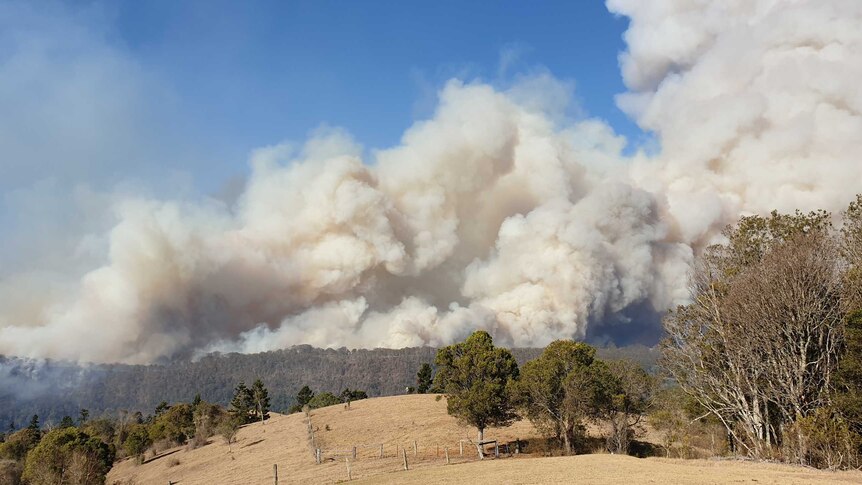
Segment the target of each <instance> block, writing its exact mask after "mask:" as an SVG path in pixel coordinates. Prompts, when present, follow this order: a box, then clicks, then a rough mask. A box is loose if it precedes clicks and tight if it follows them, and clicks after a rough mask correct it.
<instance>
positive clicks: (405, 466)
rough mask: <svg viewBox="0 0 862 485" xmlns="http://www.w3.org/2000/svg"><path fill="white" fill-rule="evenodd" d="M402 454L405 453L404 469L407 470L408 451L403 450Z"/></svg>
mask: <svg viewBox="0 0 862 485" xmlns="http://www.w3.org/2000/svg"><path fill="white" fill-rule="evenodd" d="M401 452H402V453H403V455H402V456H403V457H404V469H405V470H407V449H406V448H405V449H402V450H401Z"/></svg>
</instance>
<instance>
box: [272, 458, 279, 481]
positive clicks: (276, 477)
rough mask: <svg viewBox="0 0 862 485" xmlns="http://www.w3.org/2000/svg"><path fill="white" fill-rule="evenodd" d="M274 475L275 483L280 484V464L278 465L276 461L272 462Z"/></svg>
mask: <svg viewBox="0 0 862 485" xmlns="http://www.w3.org/2000/svg"><path fill="white" fill-rule="evenodd" d="M272 476H273V480H274V482H275V485H278V465H276V464H275V463H273V464H272Z"/></svg>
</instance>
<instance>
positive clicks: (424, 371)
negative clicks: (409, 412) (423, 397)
mask: <svg viewBox="0 0 862 485" xmlns="http://www.w3.org/2000/svg"><path fill="white" fill-rule="evenodd" d="M431 377H432V370H431V366H430V365H429V364H427V363H425V364H422V367H420V368H419V372H418V373H417V374H416V392H417V393H418V394H425V393H426V392H428V390H429V389H431Z"/></svg>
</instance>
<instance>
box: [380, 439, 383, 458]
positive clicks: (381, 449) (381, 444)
mask: <svg viewBox="0 0 862 485" xmlns="http://www.w3.org/2000/svg"><path fill="white" fill-rule="evenodd" d="M380 458H383V443H380Z"/></svg>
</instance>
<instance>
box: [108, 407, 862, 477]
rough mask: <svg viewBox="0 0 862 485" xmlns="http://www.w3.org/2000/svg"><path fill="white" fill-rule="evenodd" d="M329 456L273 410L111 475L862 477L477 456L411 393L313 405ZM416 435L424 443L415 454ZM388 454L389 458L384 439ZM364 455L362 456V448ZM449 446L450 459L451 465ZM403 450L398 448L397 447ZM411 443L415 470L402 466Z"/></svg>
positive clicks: (458, 429) (749, 466) (452, 424)
mask: <svg viewBox="0 0 862 485" xmlns="http://www.w3.org/2000/svg"><path fill="white" fill-rule="evenodd" d="M311 415H312V416H311V420H312V425H313V426H314V428H315V429H316V438H317V441H318V443H319V445H320V446H321V447H322V448H323V449H324V450H325V454H324V462H323V463H322V464H321V465H316V464H315V460H314V456H313V453H312V451H311V447H310V445H309V443H308V439H307V435H308V433H307V425H306V422H305V416H304V415H302V414H301V413H300V414H294V415H290V416H285V415H279V414H273V417H272V418H271V419H270V420H268V421H267V422H266V424H265V425H261V424H259V423H257V424H251V425H247V426H245V427H243V428H242V429H241V430H240V432H239V434H238V437H237V442H236V443H234V444H232V445H231V446H232V449H233V451H232V452H228V446H227V444H225V443H224V441H223V440H222V439H221V438H220V437H213V438H212V439H211V441H210V443H209V444H207V445H206V446H203V447H201V448H198V449H195V450H187V449H186V448H175V449H172V450H167V451H165V452H163V453H161V454H160V455H159V456H157V457H155V458H150V459H149V460H148V461H147V462H146V463H144V464H143V465H136V464H134V462H133V461H132V460H126V461H123V462H121V463H118V464H117V465H116V466H115V467H114V469H113V470H111V472H110V473H109V475H108V480H107V483H108V484H115V483H117V484H136V485H144V484H147V485H149V484H167V483H168V482H169V481H171V482H173V483H174V484H177V485H193V484H207V485H211V484H263V485H268V484H272V483H273V467H272V465H273V464H277V465H278V474H279V483H281V484H285V483H306V484H317V483H337V482H340V481H346V480H347V464H346V463H345V458H346V457H348V456H349V457H351V459H350V461H351V463H350V467H351V474H352V478H353V480H354V481H358V482H359V483H407V484H409V483H417V484H418V483H479V484H481V483H489V484H490V483H512V484H515V483H519V484H521V483H523V484H527V483H537V484H538V483H612V484H613V483H620V484H623V483H624V484H626V485H628V484H632V483H681V484H686V483H691V484H694V483H698V484H700V483H742V482H745V483H755V482H756V483H759V484H763V483H768V484H803V483H842V484H846V483H862V473H860V472H843V473H834V472H823V471H817V470H809V469H805V468H799V467H792V466H786V465H772V464H762V463H745V462H737V461H707V460H672V459H658V458H649V459H638V458H632V457H627V456H614V455H607V454H601V455H581V456H574V457H558V458H531V457H529V455H522V456H521V457H517V458H516V457H513V458H502V459H499V460H493V459H488V460H485V461H484V462H478V461H477V460H476V449H475V447H473V446H472V445H471V444H469V443H465V444H464V456H461V455H460V453H459V440H462V439H463V440H475V438H476V436H475V429H473V428H468V427H462V426H459V425H458V423H457V422H456V420H455V419H453V418H451V417H450V416H448V415H447V414H446V402H445V400H444V399H441V400H439V401H438V400H436V399H435V396H433V395H410V396H395V397H386V398H376V399H368V400H364V401H357V402H355V403H353V404H352V405H351V407H350V409H349V410H348V409H345V407H344V406H342V405H337V406H331V407H328V408H323V409H317V410H314V411H312V413H311ZM485 436H486V438H487V439H497V440H500V441H501V442H505V441H513V440H515V439H530V438H535V437H536V432H535V430H534V429H533V428H532V426H530V424H529V423H528V422H520V423H516V424H515V425H513V426H511V427H508V428H502V429H489V430H486V433H485ZM413 441H416V444H417V452H416V454H415V455H414V449H413ZM381 444H382V445H383V451H384V457H383V458H380V445H381ZM354 446H355V447H357V451H356V454H357V458H356V460H355V461H354V460H353V459H352V454H353V447H354ZM447 447H448V449H449V454H450V461H451V464H450V465H448V466H447V465H446V464H445V457H444V454H445V449H446V448H447ZM396 449H397V450H398V451H397V453H398V456H396ZM403 449H406V450H407V458H408V463H409V467H410V470H408V471H406V472H405V471H404V470H403V469H402V458H401V454H402V453H403V451H401V450H403Z"/></svg>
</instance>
